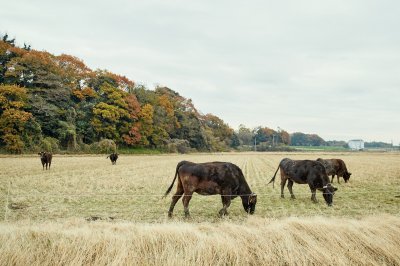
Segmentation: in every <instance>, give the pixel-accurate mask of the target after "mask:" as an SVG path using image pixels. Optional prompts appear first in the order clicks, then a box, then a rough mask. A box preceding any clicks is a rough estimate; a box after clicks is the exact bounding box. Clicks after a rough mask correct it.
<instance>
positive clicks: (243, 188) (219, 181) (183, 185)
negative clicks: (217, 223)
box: [164, 161, 257, 217]
mask: <svg viewBox="0 0 400 266" xmlns="http://www.w3.org/2000/svg"><path fill="white" fill-rule="evenodd" d="M176 177H178V185H177V189H176V192H175V194H174V195H173V196H172V202H171V205H170V207H169V211H168V216H169V217H172V213H173V211H174V207H175V204H176V202H177V201H178V200H179V199H180V198H181V197H182V196H183V199H182V202H183V206H184V212H185V216H186V217H188V216H190V214H189V201H190V199H191V198H192V195H193V193H194V192H196V193H198V194H200V195H215V194H220V195H221V199H222V205H223V208H222V209H221V210H220V211H219V215H220V216H223V215H227V214H228V212H227V208H228V207H229V205H230V204H231V200H232V199H234V198H236V197H237V196H240V197H241V199H242V204H243V208H244V210H245V211H246V212H248V213H250V214H253V213H254V210H255V207H256V203H257V195H256V194H254V193H253V192H252V191H251V190H250V187H249V185H248V184H247V182H246V180H245V178H244V175H243V173H242V170H241V169H240V168H239V167H238V166H236V165H234V164H232V163H227V162H209V163H192V162H188V161H182V162H180V163H178V165H177V166H176V172H175V177H174V180H173V181H172V184H171V186H170V187H169V188H168V190H167V191H166V192H165V195H164V197H165V196H167V195H168V193H169V192H170V191H171V189H172V187H173V186H174V183H175V179H176Z"/></svg>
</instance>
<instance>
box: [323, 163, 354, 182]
mask: <svg viewBox="0 0 400 266" xmlns="http://www.w3.org/2000/svg"><path fill="white" fill-rule="evenodd" d="M317 161H318V162H321V163H322V164H323V165H324V166H325V169H326V174H327V175H328V176H330V175H332V180H331V182H332V183H333V178H334V177H335V175H337V181H338V183H340V181H339V177H341V176H342V177H343V179H344V182H345V183H347V181H349V179H350V176H351V173H349V172H348V171H347V167H346V164H345V163H344V162H343V160H341V159H325V160H324V159H321V158H318V159H317Z"/></svg>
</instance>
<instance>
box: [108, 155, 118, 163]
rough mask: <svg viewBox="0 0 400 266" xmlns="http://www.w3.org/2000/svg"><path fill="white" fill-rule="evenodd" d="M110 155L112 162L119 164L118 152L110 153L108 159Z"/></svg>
mask: <svg viewBox="0 0 400 266" xmlns="http://www.w3.org/2000/svg"><path fill="white" fill-rule="evenodd" d="M108 157H110V160H111V163H112V164H113V165H114V164H117V160H118V153H111V154H110V155H108V156H107V158H106V159H108Z"/></svg>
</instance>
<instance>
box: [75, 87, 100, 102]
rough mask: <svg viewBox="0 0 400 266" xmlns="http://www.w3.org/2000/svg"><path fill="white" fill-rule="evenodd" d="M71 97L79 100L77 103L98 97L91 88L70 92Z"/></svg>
mask: <svg viewBox="0 0 400 266" xmlns="http://www.w3.org/2000/svg"><path fill="white" fill-rule="evenodd" d="M72 95H73V96H74V97H75V98H77V99H79V101H83V100H85V99H92V98H98V97H99V96H98V95H97V93H96V92H95V91H94V90H93V89H92V88H89V87H86V88H83V89H82V90H79V89H76V90H72Z"/></svg>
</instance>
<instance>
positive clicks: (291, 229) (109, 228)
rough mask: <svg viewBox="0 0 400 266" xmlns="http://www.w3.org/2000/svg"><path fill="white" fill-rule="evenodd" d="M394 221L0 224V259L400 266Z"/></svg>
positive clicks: (399, 223)
mask: <svg viewBox="0 0 400 266" xmlns="http://www.w3.org/2000/svg"><path fill="white" fill-rule="evenodd" d="M399 235H400V219H399V217H395V216H388V215H386V216H381V217H368V218H366V219H363V220H354V219H348V218H332V219H326V218H324V217H313V218H305V219H301V218H294V217H292V218H283V219H278V220H276V219H275V220H274V219H262V218H257V217H252V218H249V219H248V220H247V221H246V222H245V223H230V222H221V223H216V224H215V223H208V222H205V223H200V224H192V223H167V224H143V223H141V224H140V223H139V224H135V223H127V222H119V223H108V222H96V223H86V222H84V221H82V220H70V221H68V222H67V221H64V222H62V223H54V222H44V223H39V224H30V223H21V222H19V223H17V224H0V243H2V245H1V246H0V254H1V256H0V264H1V265H310V264H314V265H349V264H352V265H366V264H368V265H398V264H399V263H400V254H399V246H400V237H399Z"/></svg>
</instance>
